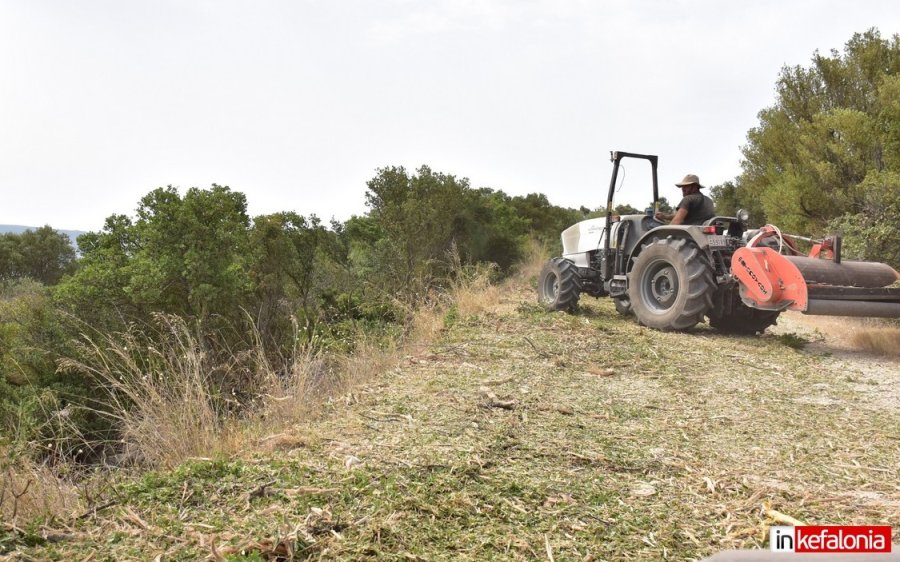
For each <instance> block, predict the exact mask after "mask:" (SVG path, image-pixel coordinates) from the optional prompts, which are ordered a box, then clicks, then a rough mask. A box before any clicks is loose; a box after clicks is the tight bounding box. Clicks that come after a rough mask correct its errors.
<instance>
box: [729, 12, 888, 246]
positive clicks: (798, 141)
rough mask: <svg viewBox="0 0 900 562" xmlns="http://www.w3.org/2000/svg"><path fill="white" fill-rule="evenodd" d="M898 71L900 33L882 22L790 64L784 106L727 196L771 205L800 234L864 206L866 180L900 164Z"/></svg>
mask: <svg viewBox="0 0 900 562" xmlns="http://www.w3.org/2000/svg"><path fill="white" fill-rule="evenodd" d="M898 74H900V36H897V35H894V36H893V37H891V38H890V39H883V38H882V37H881V35H880V34H879V33H878V31H877V30H874V29H873V30H869V31H867V32H865V33H862V34H859V33H858V34H855V35H854V36H853V37H852V38H851V39H850V41H848V42H847V44H846V46H845V48H844V52H843V53H839V52H837V51H832V52H831V53H830V56H825V55H822V54H820V53H818V52H816V53H815V54H814V55H813V58H812V64H811V66H810V67H808V68H804V67H800V66H795V67H785V68H784V69H783V70H782V71H781V75H780V76H779V78H778V82H777V84H776V96H777V98H776V103H775V105H774V106H772V107H769V108H766V109H764V110H762V111H761V112H760V113H759V121H760V122H759V125H758V126H757V127H755V128H753V129H751V130H750V132H749V133H748V136H747V139H748V144H747V145H746V146H745V147H744V149H743V153H744V161H743V163H742V166H743V172H742V174H741V175H740V176H739V177H738V178H737V181H736V184H735V185H734V186H729V185H727V184H726V185H725V186H721V187H720V188H718V189H717V190H715V193H716V196H717V202H718V203H719V205H720V206H721V207H726V206H734V205H735V204H740V205H741V206H744V207H746V208H749V210H750V211H751V214H754V215H756V214H757V210H762V211H763V213H764V215H759V216H758V218H759V220H766V221H768V222H772V223H775V224H777V225H779V226H780V227H782V228H784V229H785V230H787V231H791V232H800V233H804V232H809V233H814V232H817V231H820V230H822V229H824V228H825V227H826V226H828V225H829V223H831V222H832V221H833V220H834V219H835V218H836V217H842V216H843V217H846V216H854V215H857V214H860V213H864V212H865V207H866V205H867V204H868V203H867V200H868V199H870V198H869V197H868V196H867V195H866V189H867V186H869V185H874V184H875V183H880V184H882V185H883V183H884V182H883V181H881V180H880V179H876V178H882V179H883V176H880V175H879V174H882V173H884V172H897V171H900V157H898V153H900V151H898V148H900V127H898V122H900V121H898V119H900V102H898V101H897V100H898V94H900V77H898ZM873 174H874V175H873ZM870 177H871V179H868V178H870ZM873 182H874V183H873ZM888 189H889V190H896V189H898V186H897V185H896V184H894V185H893V186H890V187H888ZM723 210H727V209H723ZM886 226H889V225H886ZM897 243H898V244H900V241H898V242H897Z"/></svg>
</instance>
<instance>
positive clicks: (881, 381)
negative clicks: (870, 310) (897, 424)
mask: <svg viewBox="0 0 900 562" xmlns="http://www.w3.org/2000/svg"><path fill="white" fill-rule="evenodd" d="M880 326H881V324H880V323H878V321H877V320H870V319H858V318H845V317H839V316H806V315H804V314H801V313H799V312H785V313H783V314H782V315H781V316H780V317H779V318H778V325H777V326H773V327H772V328H769V332H770V333H772V334H777V335H787V334H794V335H797V336H800V337H801V338H803V339H805V340H808V342H809V343H807V344H805V345H804V346H803V351H804V352H805V353H810V354H814V355H819V356H820V357H821V359H822V366H823V368H824V369H826V370H828V371H831V372H833V373H834V376H835V377H838V378H840V379H842V380H845V381H847V382H849V383H850V387H851V388H852V389H854V390H855V391H856V392H858V393H859V394H860V398H861V402H862V403H863V404H865V405H868V406H870V407H876V408H884V409H888V410H893V411H895V412H896V411H900V357H897V356H891V355H886V354H879V353H874V352H871V351H866V350H861V349H859V348H857V347H856V346H854V344H853V342H852V337H851V336H852V334H853V333H854V332H856V331H859V330H866V329H872V328H873V327H880ZM898 345H900V342H898Z"/></svg>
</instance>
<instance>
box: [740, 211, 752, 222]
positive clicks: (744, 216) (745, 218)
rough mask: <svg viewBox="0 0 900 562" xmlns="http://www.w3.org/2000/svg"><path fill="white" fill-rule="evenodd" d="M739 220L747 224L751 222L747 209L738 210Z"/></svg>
mask: <svg viewBox="0 0 900 562" xmlns="http://www.w3.org/2000/svg"><path fill="white" fill-rule="evenodd" d="M737 219H738V220H739V221H741V222H742V223H744V224H747V222H748V221H749V220H750V211H748V210H747V209H738V212H737Z"/></svg>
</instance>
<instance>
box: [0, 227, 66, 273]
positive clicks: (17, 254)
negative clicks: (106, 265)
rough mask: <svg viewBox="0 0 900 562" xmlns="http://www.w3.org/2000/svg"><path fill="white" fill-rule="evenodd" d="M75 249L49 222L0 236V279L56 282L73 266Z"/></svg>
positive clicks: (64, 235)
mask: <svg viewBox="0 0 900 562" xmlns="http://www.w3.org/2000/svg"><path fill="white" fill-rule="evenodd" d="M75 265H76V264H75V249H74V248H73V247H72V244H71V243H70V242H69V237H68V236H67V235H66V234H63V233H61V232H57V231H55V230H53V228H51V227H50V226H49V225H48V226H42V227H41V228H38V229H36V230H30V229H29V230H26V231H25V232H23V233H21V234H11V233H7V234H3V235H2V236H0V279H24V278H28V279H33V280H35V281H39V282H41V283H43V284H44V285H55V284H56V283H58V282H59V281H60V279H62V277H63V276H64V275H65V274H67V273H71V272H72V271H74V269H75Z"/></svg>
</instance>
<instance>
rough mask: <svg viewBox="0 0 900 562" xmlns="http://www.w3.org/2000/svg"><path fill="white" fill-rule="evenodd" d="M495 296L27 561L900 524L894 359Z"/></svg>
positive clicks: (38, 537) (552, 555)
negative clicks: (312, 404)
mask: <svg viewBox="0 0 900 562" xmlns="http://www.w3.org/2000/svg"><path fill="white" fill-rule="evenodd" d="M490 298H492V297H489V296H487V295H486V296H485V299H486V301H485V302H486V306H487V308H488V310H486V311H481V312H479V311H478V306H472V305H470V306H467V307H462V306H461V308H460V309H459V313H456V312H451V313H450V314H448V315H447V316H446V318H445V319H444V325H445V328H444V329H443V331H442V335H441V337H440V338H439V339H438V340H437V341H436V342H435V343H434V344H432V345H430V346H428V347H427V348H423V349H418V350H415V351H414V352H412V353H409V354H408V355H407V356H405V357H404V358H403V360H402V361H401V363H400V364H399V365H398V366H397V367H396V368H394V369H393V370H391V371H390V372H387V373H384V374H383V375H381V376H380V377H377V378H375V379H374V380H371V381H370V382H369V383H367V384H365V385H363V386H360V387H358V388H357V389H356V390H355V391H354V392H353V393H352V394H350V395H347V396H343V397H341V398H340V399H336V400H333V401H332V402H330V403H329V404H328V405H327V406H326V407H325V408H324V409H323V410H322V411H321V413H320V415H319V416H317V419H315V420H311V421H309V422H308V423H306V424H304V425H302V426H298V427H293V428H291V429H289V430H287V431H285V432H284V433H280V434H277V435H270V436H267V437H266V438H264V439H262V440H260V441H259V442H258V443H254V444H251V446H248V447H247V452H246V453H245V454H243V455H240V456H238V457H235V458H229V459H216V460H211V459H196V460H194V461H191V462H189V463H187V464H185V465H183V466H181V467H180V468H179V469H177V470H176V471H174V472H171V473H165V472H156V473H151V474H146V475H139V476H135V477H133V478H132V477H123V478H122V481H121V482H118V483H117V484H115V486H114V487H112V488H109V489H106V490H104V491H103V493H102V499H100V496H101V494H99V493H98V494H97V498H98V499H97V500H96V501H95V503H96V505H95V506H94V507H96V508H97V509H96V511H92V510H87V511H85V512H84V513H81V514H80V516H78V517H74V518H72V519H71V520H68V521H54V522H49V523H48V524H46V525H44V526H43V527H40V526H38V527H35V528H32V529H28V530H23V533H25V534H26V535H27V537H26V539H21V538H20V539H19V540H18V541H17V544H16V546H15V548H17V549H18V550H19V552H20V553H22V555H23V559H30V558H29V557H31V558H36V559H45V558H55V559H69V560H105V559H109V560H125V559H143V560H151V559H157V560H179V559H181V560H184V559H210V560H263V559H289V558H291V557H294V558H296V559H307V558H312V559H329V560H331V559H337V560H376V559H378V560H381V559H387V560H493V559H511V560H538V559H539V560H558V561H559V560H579V561H581V560H621V559H634V560H661V559H670V560H689V559H697V558H700V557H703V556H706V555H709V554H712V553H714V552H717V551H719V550H723V549H726V548H758V547H760V546H762V545H763V542H764V540H765V537H766V535H767V528H768V526H769V525H771V524H772V523H773V521H774V520H775V519H773V518H776V519H778V518H783V515H781V514H784V515H787V516H790V517H793V518H796V519H799V520H802V521H804V522H806V523H810V524H812V523H820V524H825V523H828V524H886V523H887V524H890V523H893V524H894V526H895V533H896V532H897V530H898V529H897V524H898V522H900V484H898V482H900V431H898V428H900V401H898V400H897V394H896V388H897V387H898V381H900V363H898V362H897V361H896V360H890V359H884V358H877V357H874V356H865V355H860V354H853V355H843V356H838V357H836V356H833V355H831V353H832V351H831V350H829V348H828V346H827V341H824V340H823V341H819V342H818V345H817V346H815V347H813V348H811V349H803V348H804V342H805V341H806V340H807V339H809V338H811V337H817V336H810V335H804V334H809V333H813V334H815V332H802V333H800V334H798V333H795V331H794V329H795V328H794V325H792V324H791V320H790V319H789V321H787V322H785V323H783V324H787V326H784V325H783V326H781V327H780V330H781V331H780V333H776V334H767V335H765V336H762V337H730V336H723V335H720V334H718V333H716V332H713V331H711V330H708V329H705V328H701V329H698V330H696V331H695V332H694V333H692V334H682V333H660V332H655V331H650V330H647V329H643V328H641V327H639V326H637V325H636V324H635V323H634V322H633V321H631V320H629V319H625V318H622V317H620V316H618V315H617V314H616V313H615V311H614V309H613V306H612V303H611V302H610V301H605V300H604V301H597V300H594V299H587V301H588V302H586V303H585V304H584V306H582V309H581V310H580V312H579V313H578V314H577V315H572V316H567V315H563V314H549V313H546V312H543V311H542V310H540V309H539V308H538V307H537V306H536V305H534V304H533V302H534V299H533V294H532V291H531V290H530V289H528V288H527V287H523V286H514V287H511V288H509V289H508V290H506V291H503V293H502V297H500V298H499V300H498V301H496V302H493V301H490ZM469 312H477V313H475V314H469ZM797 329H798V330H799V328H797ZM818 339H820V340H821V338H818ZM872 365H876V366H877V368H871V367H872ZM2 538H3V535H2V532H0V545H2ZM6 539H7V541H8V540H9V535H7V536H6ZM896 541H897V537H896V536H895V542H896ZM27 544H31V545H32V546H27ZM12 556H13V557H15V556H16V554H13V555H12Z"/></svg>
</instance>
